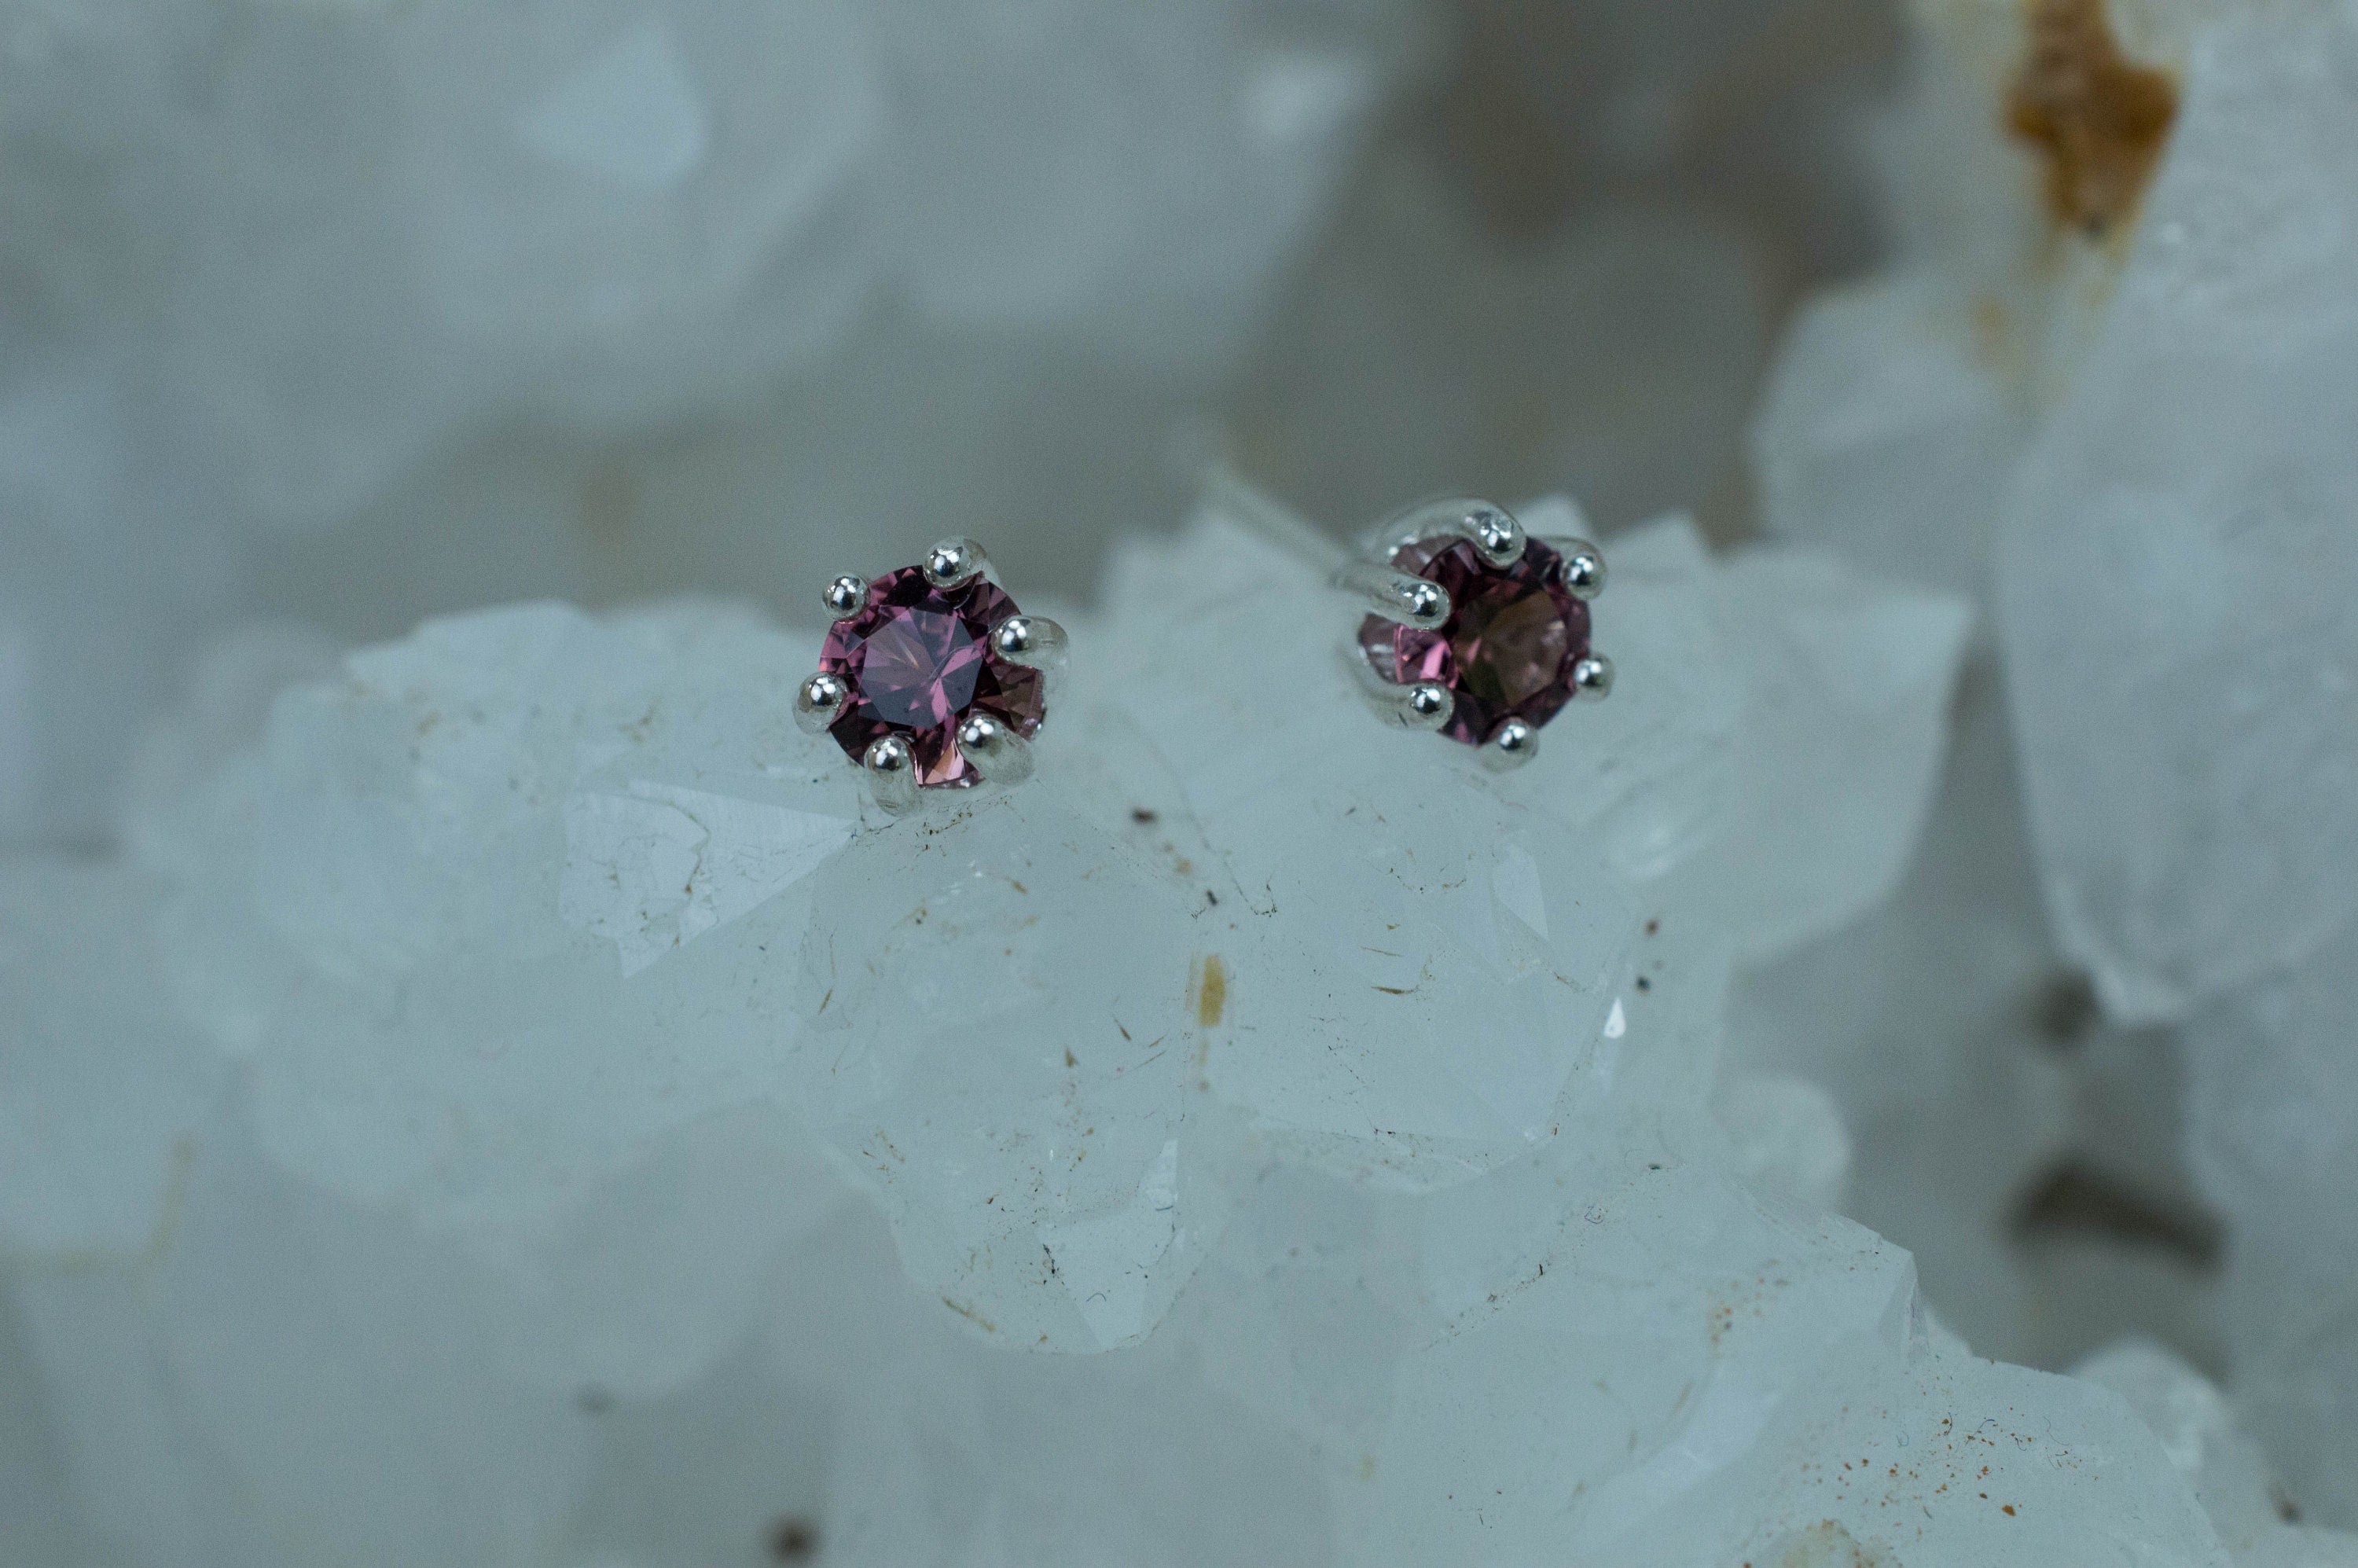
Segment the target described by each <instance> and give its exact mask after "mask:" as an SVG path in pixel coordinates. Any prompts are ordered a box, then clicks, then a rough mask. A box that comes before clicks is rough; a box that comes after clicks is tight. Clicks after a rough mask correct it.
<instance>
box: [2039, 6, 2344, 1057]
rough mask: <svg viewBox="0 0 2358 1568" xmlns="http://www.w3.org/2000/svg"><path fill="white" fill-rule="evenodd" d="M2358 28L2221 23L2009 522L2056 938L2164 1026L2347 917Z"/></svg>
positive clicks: (2108, 988)
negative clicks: (2109, 296) (2100, 319)
mask: <svg viewBox="0 0 2358 1568" xmlns="http://www.w3.org/2000/svg"><path fill="white" fill-rule="evenodd" d="M2353 92H2358V18H2353V17H2352V16H2350V15H2349V14H2348V13H2347V11H2346V9H2344V10H2341V11H2329V12H2326V13H2324V14H2322V15H2320V16H2318V17H2316V18H2315V19H2312V20H2300V21H2288V20H2286V19H2282V18H2277V17H2272V16H2271V17H2265V18H2263V17H2258V16H2255V17H2253V18H2251V19H2249V20H2243V21H2236V22H2229V23H2223V24H2222V25H2221V26H2219V27H2217V28H2216V29H2215V30H2213V31H2212V32H2209V33H2206V34H2205V35H2204V38H2203V41H2202V43H2201V46H2200V47H2199V48H2198V49H2196V50H2195V52H2194V56H2193V59H2192V60H2191V62H2190V67H2189V70H2188V74H2187V80H2186V85H2185V102H2184V104H2183V107H2182V108H2181V110H2180V121H2179V125H2178V129H2177V133H2176V135H2177V140H2176V143H2175V145H2174V147H2173V151H2172V154H2171V157H2170V158H2169V162H2168V163H2167V164H2166V165H2165V166H2164V167H2163V168H2162V170H2161V171H2160V173H2159V174H2158V177H2157V178H2156V179H2155V182H2154V187H2153V189H2152V192H2151V194H2150V196H2149V198H2148V200H2147V211H2146V212H2145V214H2144V218H2143V222H2142V223H2141V225H2140V227H2139V228H2138V230H2137V232H2136V237H2135V241H2134V245H2133V249H2132V250H2131V252H2130V254H2129V256H2128V258H2127V262H2126V265H2125V270H2124V271H2123V273H2122V275H2121V276H2120V278H2119V281H2118V282H2117V284H2116V285H2115V296H2114V298H2113V301H2112V303H2111V305H2110V308H2108V310H2107V311H2106V313H2105V317H2104V325H2103V328H2102V330H2101V332H2100V334H2099V335H2098V337H2097V339H2096V341H2095V342H2094V344H2093V346H2092V347H2091V348H2090V350H2089V351H2088V352H2087V355H2086V359H2085V362H2084V363H2083V364H2082V366H2081V367H2080V370H2079V373H2078V375H2077V378H2076V381H2075V383H2074V384H2073V386H2072V389H2071V393H2070V395H2068V397H2066V398H2065V399H2064V400H2063V402H2062V403H2061V406H2059V407H2057V408H2056V409H2055V410H2054V411H2053V412H2052V413H2051V414H2050V416H2049V417H2048V419H2047V420H2046V422H2045V424H2044V426H2043V427H2042V428H2041V431H2040V433H2039V437H2038V438H2037V439H2036V441H2035V442H2034V444H2033V446H2032V448H2031V449H2030V450H2029V452H2028V454H2027V455H2026V457H2025V459H2024V460H2023V463H2022V466H2021V469H2020V470H2019V471H2018V472H2017V474H2016V475H2015V477H2014V479H2013V481H2012V482H2011V485H2010V489H2009V492H2008V497H2007V500H2006V521H2005V524H2004V532H2003V541H2002V544H2001V547H2000V551H1999V556H1998V563H1999V578H1998V581H1999V586H2000V589H2001V600H2002V604H2003V625H2004V629H2005V635H2006V651H2007V672H2008V678H2009V680H2010V681H2011V683H2012V687H2013V691H2014V695H2015V698H2016V712H2017V724H2018V727H2019V730H2020V733H2021V735H2022V737H2023V752H2024V759H2025V769H2024V777H2025V779H2026V781H2027V784H2028V796H2029V801H2030V806H2031V812H2032V821H2033V824H2034V825H2035V827H2037V829H2038V832H2039V843H2040V848H2041V850H2042V853H2043V855H2044V857H2045V862H2046V868H2047V873H2048V877H2049V886H2050V894H2051V899H2052V907H2053V909H2054V912H2055V916H2056V922H2057V926H2058V929H2059V931H2060V933H2061V935H2062V937H2063V939H2064V941H2065V942H2066V943H2067V944H2068V945H2069V946H2071V948H2072V949H2073V951H2075V952H2076V953H2078V954H2080V955H2081V956H2082V957H2083V959H2084V960H2085V961H2086V962H2087V963H2088V964H2089V965H2090V966H2091V968H2093V971H2094V973H2095V975H2096V978H2097V981H2098V983H2099V984H2100V985H2101V986H2102V987H2103V989H2104V994H2105V996H2106V999H2107V1000H2108V1002H2109V1003H2110V1004H2111V1005H2112V1006H2113V1007H2114V1008H2115V1010H2116V1011H2119V1012H2120V1013H2121V1014H2122V1015H2123V1016H2125V1017H2129V1018H2140V1017H2144V1018H2150V1017H2175V1016H2180V1015H2182V1014H2183V1013H2184V1012H2185V1011H2186V1009H2187V1008H2188V1006H2189V1005H2190V1002H2191V1001H2192V1000H2195V999H2198V998H2201V997H2203V996H2206V995H2209V994H2211V993H2212V992H2215V991H2216V990H2218V989H2220V988H2222V987H2223V986H2226V985H2230V984H2233V983H2234V982H2235V981H2237V980H2240V979H2244V978H2246V977H2248V976H2250V975H2252V974H2254V973H2255V972H2256V971H2257V970H2259V969H2261V968H2265V967H2269V966H2272V965H2276V964H2280V963H2284V962H2287V961H2291V960H2297V959H2298V958H2299V957H2301V956H2302V955H2303V954H2304V953H2305V952H2307V951H2309V950H2311V949H2313V948H2315V947H2316V946H2318V945H2319V944H2320V943H2321V942H2322V941H2324V940H2325V939H2326V938H2327V937H2328V936H2329V935H2331V933H2332V932H2333V931H2335V930H2336V929H2338V928H2340V927H2342V926H2343V925H2347V924H2348V923H2349V922H2350V921H2351V920H2352V919H2353V918H2358V875H2353V870H2358V817H2353V814H2352V812H2351V811H2350V808H2349V803H2350V800H2351V798H2352V795H2353V789H2358V611H2353V608H2352V606H2353V593H2352V591H2351V585H2352V584H2353V582H2354V581H2358V542H2353V535H2352V533H2351V530H2350V528H2349V527H2348V525H2347V524H2348V512H2349V498H2350V496H2351V495H2352V494H2353V492H2358V452H2353V449H2352V447H2351V445H2350V443H2349V442H2347V441H2344V440H2342V439H2341V438H2339V436H2338V434H2337V432H2338V431H2340V430H2342V429H2344V428H2347V427H2349V426H2350V425H2351V424H2352V423H2353V420H2358V402H2354V401H2353V398H2358V387H2353V382H2352V380H2351V378H2350V376H2349V375H2348V373H2347V372H2348V368H2349V365H2350V363H2351V361H2352V356H2353V351H2358V336H2353V334H2358V193H2353V189H2352V188H2351V185H2350V182H2349V181H2348V180H2347V179H2346V178H2344V173H2345V171H2346V170H2347V169H2348V168H2349V167H2350V165H2351V162H2352V160H2353V157H2358V130H2353V124H2352V123H2351V120H2350V117H2349V115H2348V114H2347V112H2346V111H2347V106H2348V103H2349V101H2350V97H2351V95H2352V93H2353Z"/></svg>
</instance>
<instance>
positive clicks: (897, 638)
mask: <svg viewBox="0 0 2358 1568" xmlns="http://www.w3.org/2000/svg"><path fill="white" fill-rule="evenodd" d="M1019 613H1021V612H1020V611H1018V610H1017V609H1016V608H1015V601H1014V600H1011V599H1010V598H1008V596H1007V594H1006V593H1005V591H1004V590H1002V589H1001V588H1000V587H999V586H998V585H997V584H996V583H993V582H991V581H990V579H987V578H982V577H977V578H975V579H972V580H971V581H968V582H966V583H962V584H960V585H959V586H957V587H956V588H946V589H945V588H936V587H935V586H934V585H933V584H931V583H929V582H927V581H926V580H925V572H924V570H923V569H922V568H917V567H904V568H902V569H901V570H899V571H896V572H892V573H889V574H888V575H886V576H884V577H881V578H879V579H876V580H875V581H874V582H872V583H871V584H870V585H869V588H868V597H867V599H866V600H865V601H864V602H863V603H862V604H861V605H860V609H858V610H857V611H853V612H852V613H851V614H849V615H848V616H846V617H844V618H843V619H842V620H840V621H838V622H836V623H835V625H834V626H833V627H832V628H831V629H829V631H828V632H827V642H826V643H825V645H824V647H823V648H822V649H821V651H820V654H819V668H820V669H821V670H822V671H825V672H826V673H827V674H830V675H834V676H840V677H841V678H842V679H843V680H844V682H845V683H846V684H847V685H848V686H849V688H850V697H849V699H848V700H847V701H846V702H845V703H844V705H843V712H842V714H841V716H840V717H838V719H836V721H835V722H834V723H833V724H832V725H830V726H828V729H827V733H828V734H830V735H833V736H834V737H835V740H836V743H837V744H838V745H839V746H841V747H842V748H843V749H844V752H846V753H847V754H848V755H849V756H850V758H851V760H852V761H853V762H859V761H860V760H861V759H862V758H864V757H865V756H866V755H867V753H868V748H869V747H870V746H871V745H873V744H874V743H875V742H876V741H878V740H880V739H882V737H884V736H887V735H899V736H902V737H903V738H905V739H906V740H907V741H908V742H909V745H910V747H911V749H912V750H913V751H914V752H915V754H916V769H915V771H916V776H917V783H918V784H919V785H920V786H922V787H924V788H926V789H964V788H966V787H968V786H969V785H972V784H979V783H980V782H981V778H980V776H979V774H978V773H976V772H975V770H974V766H973V764H972V763H971V762H968V760H967V758H966V757H965V756H964V755H963V754H962V753H961V752H959V750H958V743H957V727H958V724H959V721H960V720H962V719H965V718H966V717H967V716H968V714H969V713H974V712H982V713H988V714H990V716H991V717H992V718H994V719H998V720H1000V721H1001V723H1003V724H1005V725H1006V726H1007V727H1008V728H1010V729H1011V730H1014V731H1015V732H1016V733H1017V734H1019V735H1022V736H1024V737H1026V738H1027V739H1028V738H1029V737H1030V736H1031V735H1032V734H1033V732H1034V731H1035V730H1038V729H1039V728H1040V719H1041V717H1042V714H1043V711H1044V708H1043V702H1042V696H1043V694H1042V690H1041V687H1042V681H1041V676H1040V672H1039V671H1038V670H1034V669H1027V668H1026V667H1024V666H1023V665H1017V664H1012V663H1011V662H1009V661H1008V660H1006V659H1003V658H1001V656H1000V655H999V654H996V653H994V652H993V651H992V649H991V645H990V632H991V628H993V627H994V626H997V625H998V624H999V623H1000V622H1002V621H1004V620H1006V619H1007V618H1008V617H1009V616H1011V615H1015V614H1019Z"/></svg>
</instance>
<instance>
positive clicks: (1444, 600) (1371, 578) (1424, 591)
mask: <svg viewBox="0 0 2358 1568" xmlns="http://www.w3.org/2000/svg"><path fill="white" fill-rule="evenodd" d="M1335 586H1336V588H1341V589H1349V590H1350V591H1351V592H1352V593H1353V594H1355V595H1357V598H1358V600H1359V601H1360V602H1361V603H1363V604H1365V605H1366V606H1367V607H1368V609H1369V610H1371V611H1375V612H1376V613H1377V614H1378V615H1380V616H1382V617H1383V618H1384V619H1385V620H1387V621H1397V622H1400V623H1401V625H1403V626H1413V627H1415V628H1417V629H1418V630H1419V631H1422V632H1430V631H1432V630H1433V628H1434V627H1436V626H1439V625H1440V624H1441V623H1442V622H1444V621H1446V620H1448V619H1449V590H1448V589H1445V588H1444V587H1442V586H1441V585H1440V584H1439V583H1437V582H1427V581H1426V580H1425V579H1422V578H1421V577H1411V576H1410V575H1409V574H1408V573H1406V572H1400V571H1394V570H1393V569H1392V568H1390V567H1388V566H1381V565H1379V564H1378V563H1376V562H1374V561H1347V562H1345V563H1344V564H1343V565H1342V566H1341V567H1340V568H1336V573H1335Z"/></svg>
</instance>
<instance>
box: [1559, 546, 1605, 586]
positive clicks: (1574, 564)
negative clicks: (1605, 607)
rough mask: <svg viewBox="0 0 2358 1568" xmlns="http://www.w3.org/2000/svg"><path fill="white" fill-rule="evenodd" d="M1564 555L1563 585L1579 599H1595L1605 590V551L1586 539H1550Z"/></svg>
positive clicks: (1560, 554)
mask: <svg viewBox="0 0 2358 1568" xmlns="http://www.w3.org/2000/svg"><path fill="white" fill-rule="evenodd" d="M1547 543H1548V545H1549V546H1550V547H1552V549H1553V550H1554V551H1555V553H1556V554H1557V555H1559V556H1562V557H1563V586H1564V587H1565V588H1566V589H1570V590H1571V593H1572V597H1573V598H1574V599H1578V600H1590V599H1595V597H1596V596H1597V595H1598V594H1600V593H1603V592H1604V591H1605V552H1604V551H1602V550H1600V549H1598V548H1597V547H1596V546H1594V545H1592V544H1590V543H1589V542H1588V541H1587V540H1585V539H1550V540H1548V541H1547Z"/></svg>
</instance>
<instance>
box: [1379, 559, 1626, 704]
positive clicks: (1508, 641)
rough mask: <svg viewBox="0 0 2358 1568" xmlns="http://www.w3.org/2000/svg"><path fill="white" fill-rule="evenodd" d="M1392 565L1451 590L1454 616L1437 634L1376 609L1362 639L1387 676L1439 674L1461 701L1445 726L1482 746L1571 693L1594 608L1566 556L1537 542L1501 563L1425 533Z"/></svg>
mask: <svg viewBox="0 0 2358 1568" xmlns="http://www.w3.org/2000/svg"><path fill="white" fill-rule="evenodd" d="M1392 566H1393V567H1394V568H1396V569H1397V570H1400V571H1404V572H1408V573H1411V574H1412V575H1414V576H1416V577H1421V578H1423V579H1427V580H1428V581H1431V582H1437V583H1439V584H1440V585H1441V586H1442V587H1444V588H1445V589H1448V590H1449V605H1450V612H1449V619H1448V620H1447V621H1445V622H1443V623H1442V624H1441V625H1440V626H1439V627H1437V628H1435V629H1434V630H1433V631H1430V632H1420V631H1418V630H1416V629H1415V628H1414V627H1412V626H1401V625H1399V624H1396V623H1395V622H1390V621H1387V620H1385V619H1384V618H1383V617H1382V616H1380V615H1370V616H1368V618H1367V620H1366V621H1364V622H1361V623H1360V626H1359V646H1360V647H1362V648H1363V649H1365V650H1366V651H1367V654H1368V662H1369V663H1370V664H1372V665H1375V666H1376V670H1377V672H1378V673H1379V674H1380V675H1381V676H1383V677H1384V678H1385V679H1386V680H1390V681H1399V682H1402V683H1407V682H1411V681H1428V680H1429V681H1438V682H1440V683H1441V684H1442V685H1444V686H1445V687H1448V688H1449V690H1450V693H1451V695H1452V697H1455V701H1456V709H1455V712H1453V713H1452V714H1451V715H1450V717H1449V723H1448V725H1447V726H1446V727H1445V728H1444V729H1443V730H1442V733H1443V734H1444V735H1446V736H1448V737H1449V738H1450V739H1451V740H1453V741H1465V742H1466V744H1467V745H1469V746H1478V745H1480V744H1481V743H1482V742H1483V741H1486V740H1487V739H1488V738H1489V735H1490V731H1491V730H1495V729H1497V728H1498V722H1499V720H1501V719H1506V718H1508V717H1509V716H1510V715H1511V716H1512V717H1514V718H1517V719H1522V720H1523V721H1524V722H1525V723H1527V724H1530V725H1531V726H1532V727H1533V728H1535V729H1536V728H1537V727H1538V726H1540V725H1542V724H1545V723H1546V722H1547V721H1548V720H1549V719H1552V718H1554V717H1555V716H1556V712H1557V710H1558V709H1559V708H1563V705H1564V704H1565V703H1567V702H1570V701H1571V700H1572V667H1573V666H1574V665H1576V664H1578V663H1579V662H1580V661H1581V660H1582V659H1584V658H1585V657H1586V656H1587V654H1588V606H1587V605H1585V604H1584V603H1582V602H1581V601H1580V600H1577V599H1574V597H1573V596H1572V591H1571V589H1567V588H1565V587H1564V585H1563V557H1562V556H1560V555H1558V554H1557V553H1556V552H1555V551H1554V550H1552V549H1550V548H1549V547H1548V546H1546V545H1543V544H1541V542H1540V541H1539V540H1537V539H1533V540H1531V542H1530V543H1529V544H1528V545H1526V546H1524V548H1523V555H1522V558H1521V559H1520V560H1519V561H1517V562H1516V563H1515V564H1514V565H1513V566H1510V567H1505V568H1499V567H1494V566H1492V565H1490V563H1489V562H1487V561H1486V560H1484V559H1483V558H1482V557H1481V555H1480V553H1479V552H1478V551H1476V549H1475V547H1474V546H1472V545H1471V544H1468V543H1467V542H1466V541H1465V540H1463V539H1454V538H1447V537H1443V538H1435V539H1420V540H1418V541H1417V542H1416V543H1415V544H1413V545H1404V546H1401V548H1400V549H1398V550H1397V551H1395V552H1393V555H1392Z"/></svg>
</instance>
